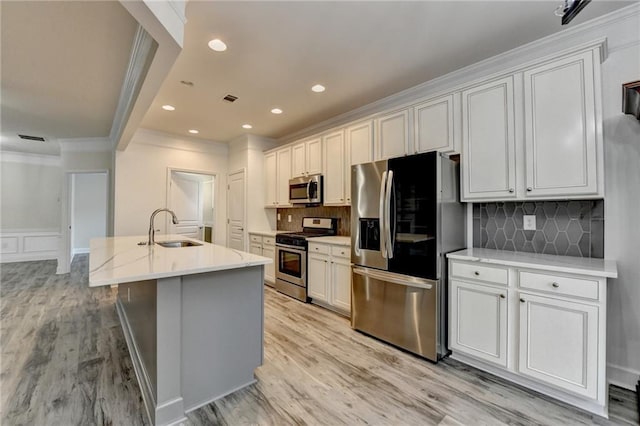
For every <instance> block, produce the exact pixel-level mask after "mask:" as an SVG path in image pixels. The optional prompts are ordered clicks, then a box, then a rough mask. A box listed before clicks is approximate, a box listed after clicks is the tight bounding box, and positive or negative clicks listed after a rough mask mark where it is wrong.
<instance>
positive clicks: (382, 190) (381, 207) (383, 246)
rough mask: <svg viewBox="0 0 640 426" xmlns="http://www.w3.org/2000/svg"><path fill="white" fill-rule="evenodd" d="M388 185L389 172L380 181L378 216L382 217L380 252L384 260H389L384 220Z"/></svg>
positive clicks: (383, 173) (384, 173) (383, 174)
mask: <svg viewBox="0 0 640 426" xmlns="http://www.w3.org/2000/svg"><path fill="white" fill-rule="evenodd" d="M386 185H387V171H386V170H385V171H384V172H382V179H381V180H380V204H379V206H378V214H379V216H380V222H379V223H380V252H381V253H382V257H383V258H384V259H386V258H387V241H386V238H385V237H386V228H385V219H384V213H385V208H384V200H385V192H386Z"/></svg>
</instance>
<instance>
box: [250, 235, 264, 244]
mask: <svg viewBox="0 0 640 426" xmlns="http://www.w3.org/2000/svg"><path fill="white" fill-rule="evenodd" d="M249 239H250V240H251V242H252V243H262V237H261V236H260V235H253V234H250V235H249Z"/></svg>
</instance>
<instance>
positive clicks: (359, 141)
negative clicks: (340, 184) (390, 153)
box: [347, 120, 373, 168]
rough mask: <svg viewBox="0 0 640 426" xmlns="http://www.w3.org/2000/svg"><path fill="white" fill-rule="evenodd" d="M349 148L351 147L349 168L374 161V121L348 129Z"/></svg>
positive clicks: (349, 150)
mask: <svg viewBox="0 0 640 426" xmlns="http://www.w3.org/2000/svg"><path fill="white" fill-rule="evenodd" d="M347 146H348V147H349V149H348V153H349V155H348V157H349V162H348V165H349V166H351V165H354V164H363V163H369V162H371V161H373V123H372V121H370V120H369V121H365V122H363V123H359V124H356V125H354V126H351V127H349V128H347ZM349 168H350V167H349Z"/></svg>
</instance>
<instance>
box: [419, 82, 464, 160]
mask: <svg viewBox="0 0 640 426" xmlns="http://www.w3.org/2000/svg"><path fill="white" fill-rule="evenodd" d="M454 96H455V100H456V101H458V102H455V103H456V104H458V105H459V96H460V94H459V93H456V94H455V95H454V94H449V95H446V96H440V97H438V98H435V99H431V100H428V101H427V102H424V103H422V104H420V105H416V106H415V107H414V109H413V115H414V123H415V153H416V154H417V153H421V152H428V151H442V152H456V151H457V152H460V148H459V143H458V139H459V134H458V132H456V131H455V130H454V126H455V124H456V123H457V122H458V120H457V119H458V117H455V118H456V120H454V116H456V112H457V113H458V114H457V115H459V110H458V111H456V109H455V108H454ZM458 105H456V106H458ZM458 108H459V107H458Z"/></svg>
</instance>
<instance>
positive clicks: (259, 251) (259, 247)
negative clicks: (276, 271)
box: [249, 243, 262, 256]
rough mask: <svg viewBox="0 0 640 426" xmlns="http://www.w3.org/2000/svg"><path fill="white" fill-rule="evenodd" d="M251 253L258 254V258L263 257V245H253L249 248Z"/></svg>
mask: <svg viewBox="0 0 640 426" xmlns="http://www.w3.org/2000/svg"><path fill="white" fill-rule="evenodd" d="M249 253H251V254H257V255H258V256H262V244H256V243H252V244H251V245H250V246H249Z"/></svg>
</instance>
